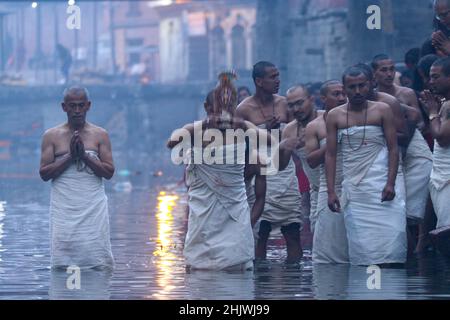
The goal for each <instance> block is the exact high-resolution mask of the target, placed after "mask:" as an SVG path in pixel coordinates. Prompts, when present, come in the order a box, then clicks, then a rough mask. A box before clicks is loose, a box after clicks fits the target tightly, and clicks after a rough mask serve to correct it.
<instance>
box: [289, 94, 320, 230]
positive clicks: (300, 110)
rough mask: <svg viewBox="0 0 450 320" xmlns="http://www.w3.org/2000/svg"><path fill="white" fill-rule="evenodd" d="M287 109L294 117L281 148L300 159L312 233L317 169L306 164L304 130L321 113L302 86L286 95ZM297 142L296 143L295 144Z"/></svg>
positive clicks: (316, 189)
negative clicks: (304, 175)
mask: <svg viewBox="0 0 450 320" xmlns="http://www.w3.org/2000/svg"><path fill="white" fill-rule="evenodd" d="M286 98H287V101H288V108H289V110H290V111H291V112H292V114H293V116H294V118H295V119H294V120H293V121H291V122H290V123H289V124H288V125H287V126H286V129H285V130H284V131H283V135H282V140H283V141H282V146H283V147H285V150H290V149H291V148H289V145H290V146H292V147H294V146H295V148H294V149H292V152H293V153H294V154H295V155H296V156H297V157H298V158H299V159H300V161H301V164H302V168H303V171H304V172H305V174H306V176H307V177H308V181H309V184H310V214H309V220H310V225H311V231H312V232H314V227H315V223H316V220H317V210H316V209H317V196H318V191H319V174H320V172H319V168H318V167H317V166H316V167H315V168H312V167H310V165H309V164H308V162H307V156H308V152H307V150H306V148H305V129H306V126H307V125H308V123H310V122H311V121H313V120H314V119H316V118H317V117H319V116H321V115H322V114H323V111H317V110H316V108H315V106H314V96H312V95H311V94H310V92H309V91H308V89H307V88H306V87H305V86H302V85H296V86H294V87H291V88H290V89H289V90H288V91H287V93H286ZM297 141H298V143H297ZM289 157H290V154H289V153H287V152H286V153H285V154H283V153H282V154H281V159H280V168H281V169H283V168H284V166H285V165H286V164H287V161H289Z"/></svg>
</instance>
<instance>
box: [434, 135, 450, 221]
mask: <svg viewBox="0 0 450 320" xmlns="http://www.w3.org/2000/svg"><path fill="white" fill-rule="evenodd" d="M430 194H431V200H432V201H433V207H434V211H435V212H436V216H437V220H438V221H437V225H436V228H440V227H445V226H449V225H450V147H447V148H442V147H441V146H440V145H439V143H438V142H437V141H435V142H434V153H433V169H432V171H431V179H430Z"/></svg>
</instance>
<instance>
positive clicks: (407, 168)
mask: <svg viewBox="0 0 450 320" xmlns="http://www.w3.org/2000/svg"><path fill="white" fill-rule="evenodd" d="M372 67H373V68H374V74H375V79H376V82H377V83H378V90H379V91H381V92H385V93H388V94H390V95H392V96H394V97H396V98H397V99H398V100H399V101H400V102H402V103H403V104H406V105H408V106H410V107H413V108H414V110H416V111H419V113H418V116H417V120H416V121H414V122H410V128H411V129H412V130H413V131H412V130H411V133H412V134H411V141H410V143H409V144H408V146H407V148H406V149H405V151H404V152H403V158H402V168H403V173H404V176H405V187H406V214H407V217H408V236H409V248H410V250H409V252H410V253H411V252H412V251H413V249H414V246H415V245H416V243H415V242H416V241H417V239H416V238H417V234H418V233H422V234H423V232H422V231H419V230H418V229H417V226H419V229H422V226H421V224H422V222H423V220H424V217H425V210H426V206H427V200H428V199H429V193H428V189H427V188H426V186H427V185H428V183H429V179H430V173H431V167H432V153H431V150H430V149H429V148H428V145H427V143H426V141H425V139H424V137H423V136H422V135H421V133H420V131H423V130H424V129H425V123H424V121H423V118H422V114H421V112H420V107H419V101H418V99H417V96H416V93H415V92H414V90H412V89H410V88H406V87H401V86H397V85H395V84H393V83H391V77H392V72H393V70H395V65H394V62H393V61H392V60H391V59H390V58H389V57H388V56H387V55H383V54H381V55H377V56H375V57H374V58H373V60H372ZM419 130H420V131H419ZM429 207H430V206H429ZM421 246H422V245H421V244H420V245H419V247H421Z"/></svg>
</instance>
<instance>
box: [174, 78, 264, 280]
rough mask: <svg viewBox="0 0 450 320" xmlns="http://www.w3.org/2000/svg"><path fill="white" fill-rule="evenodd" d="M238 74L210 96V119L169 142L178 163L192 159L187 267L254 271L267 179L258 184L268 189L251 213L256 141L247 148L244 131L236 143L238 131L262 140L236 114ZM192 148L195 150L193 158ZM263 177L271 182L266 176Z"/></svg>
mask: <svg viewBox="0 0 450 320" xmlns="http://www.w3.org/2000/svg"><path fill="white" fill-rule="evenodd" d="M234 77H235V75H234V73H222V74H221V75H220V78H219V79H220V84H219V86H218V87H217V88H216V89H215V90H214V98H212V99H211V98H208V97H207V103H208V105H209V104H212V105H213V107H212V110H211V111H209V112H208V117H207V119H206V120H203V121H197V122H195V123H193V124H187V125H185V126H184V127H183V128H181V129H177V130H175V131H174V132H173V133H172V135H171V137H170V139H169V141H168V143H167V146H168V147H169V148H170V149H172V160H173V161H174V162H175V163H180V160H184V159H182V158H183V157H184V158H190V159H189V164H188V166H187V169H186V175H187V178H186V182H187V184H188V186H189V191H188V196H189V200H188V204H189V220H188V227H187V234H186V240H185V243H184V251H183V253H184V257H185V260H186V269H187V270H196V269H200V270H232V271H246V270H251V269H253V259H254V256H255V252H254V251H255V247H254V239H253V232H252V225H251V224H252V223H255V222H256V221H257V220H258V218H259V216H260V215H261V214H262V209H263V204H264V196H265V183H263V184H257V188H260V187H263V188H264V190H262V192H260V190H256V191H255V193H256V203H257V204H259V205H256V206H254V207H253V209H254V210H252V211H251V210H250V208H249V204H248V202H247V194H246V187H245V180H244V176H245V174H246V173H247V172H246V170H247V169H248V167H249V163H248V162H247V161H246V159H245V158H246V157H245V154H246V149H247V151H248V153H249V154H253V152H254V151H255V150H256V148H255V147H256V144H254V142H255V141H250V142H249V143H248V148H247V147H246V144H247V143H246V141H245V140H246V138H244V137H243V135H238V138H237V142H236V141H235V136H234V135H233V134H235V133H236V134H238V133H239V132H242V133H244V131H245V133H246V134H247V133H248V134H249V138H250V140H252V138H251V137H250V136H252V134H254V135H253V137H255V138H256V136H257V134H258V131H259V130H258V129H257V127H256V126H254V125H253V124H252V123H250V122H248V121H243V120H241V119H237V118H236V117H234V111H235V108H236V101H237V94H236V89H235V88H234V85H233V84H232V83H231V78H234ZM208 96H210V95H208ZM210 100H213V102H212V103H211V102H209V101H210ZM261 134H262V133H261ZM260 137H261V136H259V137H258V138H260ZM213 139H214V141H213V142H212V140H213ZM266 141H267V140H266ZM186 150H189V151H190V156H189V157H187V155H188V154H189V151H186ZM180 153H181V154H182V155H180ZM252 164H253V165H256V164H257V161H255V163H252ZM260 177H262V178H263V179H264V181H263V182H265V177H264V176H260ZM260 197H262V198H260Z"/></svg>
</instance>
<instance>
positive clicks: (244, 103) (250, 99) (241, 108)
mask: <svg viewBox="0 0 450 320" xmlns="http://www.w3.org/2000/svg"><path fill="white" fill-rule="evenodd" d="M253 104H255V101H254V98H253V96H250V97H247V98H245V99H244V100H243V101H242V102H241V103H240V104H239V105H238V106H237V107H236V110H239V111H245V110H247V109H248V108H250V107H251V106H252V105H253Z"/></svg>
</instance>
